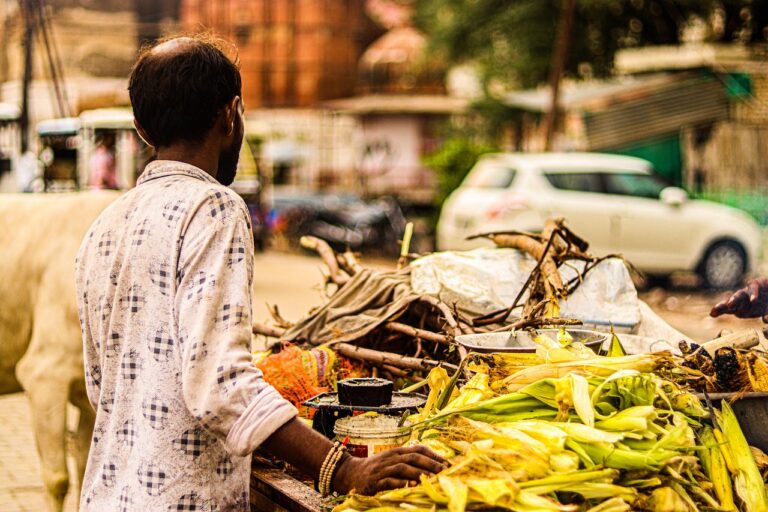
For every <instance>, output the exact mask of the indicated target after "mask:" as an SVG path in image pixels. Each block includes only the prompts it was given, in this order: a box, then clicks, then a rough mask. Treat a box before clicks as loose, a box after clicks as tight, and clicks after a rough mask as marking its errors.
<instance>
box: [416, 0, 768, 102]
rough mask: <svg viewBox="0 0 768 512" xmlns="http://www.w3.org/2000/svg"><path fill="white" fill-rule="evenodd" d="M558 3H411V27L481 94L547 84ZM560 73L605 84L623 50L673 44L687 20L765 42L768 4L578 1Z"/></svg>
mask: <svg viewBox="0 0 768 512" xmlns="http://www.w3.org/2000/svg"><path fill="white" fill-rule="evenodd" d="M562 4H563V2H562V1H561V0H416V15H415V20H416V24H417V25H418V26H419V27H420V28H421V30H423V31H424V32H425V33H426V34H427V36H428V39H429V42H430V50H431V51H432V52H433V55H436V56H438V57H440V58H442V59H444V60H445V61H446V62H449V63H457V62H465V61H472V62H474V63H475V64H476V65H477V68H478V71H479V72H480V78H481V81H482V83H483V84H484V86H485V87H486V90H488V89H489V88H492V87H493V86H494V85H495V84H501V85H510V84H513V85H516V86H522V87H530V86H534V85H537V84H539V83H541V82H543V81H545V80H546V78H547V75H548V72H549V66H550V61H551V54H552V51H553V45H554V41H555V31H556V28H557V20H558V17H559V14H560V10H561V7H562ZM576 16H577V18H576V24H575V27H574V31H573V40H572V43H571V45H570V48H569V55H568V61H567V68H566V72H567V73H568V74H570V75H571V76H577V75H580V74H581V75H584V74H587V75H593V76H605V75H608V74H609V73H610V71H611V67H612V64H613V58H614V54H615V53H616V51H617V50H619V49H621V48H627V47H635V46H645V45H652V44H677V43H679V42H680V40H681V34H682V29H683V28H684V27H685V26H686V24H688V23H689V22H690V20H691V19H693V18H694V17H698V18H699V19H701V20H703V21H704V22H705V23H706V24H707V25H708V26H709V29H710V30H709V38H710V39H711V40H717V41H739V42H745V43H750V42H758V41H764V40H765V39H766V27H767V26H768V0H578V4H577V15H576Z"/></svg>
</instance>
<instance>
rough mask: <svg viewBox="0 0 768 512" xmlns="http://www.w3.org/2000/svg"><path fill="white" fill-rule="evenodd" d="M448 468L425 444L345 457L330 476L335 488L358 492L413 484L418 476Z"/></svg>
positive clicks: (375, 491) (377, 490)
mask: <svg viewBox="0 0 768 512" xmlns="http://www.w3.org/2000/svg"><path fill="white" fill-rule="evenodd" d="M446 467H447V462H446V461H445V459H443V458H442V457H440V456H439V455H437V454H435V453H433V452H432V450H430V449H428V448H426V447H424V446H411V447H408V448H395V449H393V450H390V451H387V452H384V453H380V454H378V455H374V456H373V457H369V458H367V459H363V458H359V457H350V458H348V459H347V460H346V461H345V462H344V463H343V464H342V465H341V467H340V468H339V470H338V472H337V473H336V475H335V476H334V478H333V483H334V486H333V487H334V489H335V490H336V491H338V492H340V493H343V494H346V493H348V492H350V491H352V490H355V491H356V492H358V493H360V494H366V495H371V494H376V493H377V492H379V491H386V490H388V489H396V488H399V487H406V486H408V485H416V484H417V483H418V482H419V477H420V476H421V475H432V474H436V473H439V472H440V471H442V470H443V469H445V468H446Z"/></svg>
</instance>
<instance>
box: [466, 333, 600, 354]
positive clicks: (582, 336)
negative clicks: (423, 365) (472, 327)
mask: <svg viewBox="0 0 768 512" xmlns="http://www.w3.org/2000/svg"><path fill="white" fill-rule="evenodd" d="M566 331H567V332H568V334H570V335H571V336H573V341H578V342H581V343H583V344H584V345H586V346H587V347H589V348H591V349H592V350H594V351H595V352H597V351H598V350H600V347H601V346H602V345H603V343H605V341H606V340H607V339H608V335H607V334H605V333H602V332H598V331H589V330H586V329H566ZM558 332H559V329H537V330H535V331H527V330H526V331H511V332H489V333H482V334H464V335H461V336H456V341H457V342H458V343H459V344H460V345H462V346H464V347H465V348H466V349H467V350H470V351H472V352H483V353H489V352H518V353H520V352H522V353H525V352H528V353H530V352H536V346H537V345H536V342H535V341H533V338H534V337H536V336H539V335H543V336H548V337H550V338H552V339H553V340H556V339H557V333H558Z"/></svg>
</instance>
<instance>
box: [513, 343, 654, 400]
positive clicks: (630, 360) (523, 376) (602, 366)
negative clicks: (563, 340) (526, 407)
mask: <svg viewBox="0 0 768 512" xmlns="http://www.w3.org/2000/svg"><path fill="white" fill-rule="evenodd" d="M664 357H667V354H665V353H661V352H657V353H654V354H637V355H632V356H624V357H600V356H595V357H593V358H592V359H580V360H576V361H563V362H559V363H550V364H546V365H538V366H533V367H530V368H524V369H522V370H519V371H517V372H515V373H513V374H512V375H509V376H508V377H506V378H505V379H504V380H503V382H504V385H505V387H506V388H507V389H508V390H509V391H517V390H518V389H520V388H522V387H524V386H525V385H527V384H531V383H533V382H537V381H539V380H541V379H551V378H561V377H565V376H566V375H570V374H571V373H582V374H591V375H594V376H596V377H609V376H611V375H613V374H614V373H616V372H618V371H621V370H635V371H638V372H652V371H653V370H655V369H656V368H657V367H658V365H659V364H660V363H661V362H662V361H663V359H664Z"/></svg>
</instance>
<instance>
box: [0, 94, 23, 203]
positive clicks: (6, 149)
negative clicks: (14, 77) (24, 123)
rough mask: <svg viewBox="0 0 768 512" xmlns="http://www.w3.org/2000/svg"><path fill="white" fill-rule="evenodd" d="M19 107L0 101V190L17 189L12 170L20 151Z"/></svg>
mask: <svg viewBox="0 0 768 512" xmlns="http://www.w3.org/2000/svg"><path fill="white" fill-rule="evenodd" d="M19 115H20V110H19V107H17V106H16V105H13V104H11V103H0V191H2V192H15V191H16V190H17V183H16V178H15V176H14V172H13V171H14V170H15V168H16V162H17V161H18V159H19V155H20V153H21V129H20V127H19Z"/></svg>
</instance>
